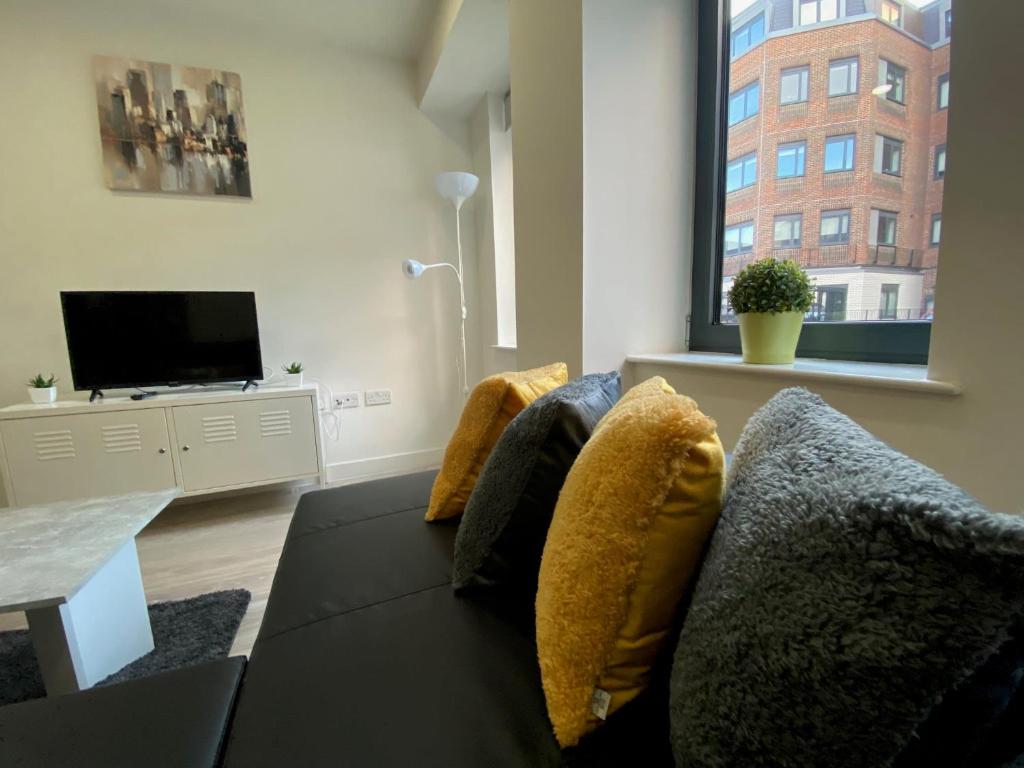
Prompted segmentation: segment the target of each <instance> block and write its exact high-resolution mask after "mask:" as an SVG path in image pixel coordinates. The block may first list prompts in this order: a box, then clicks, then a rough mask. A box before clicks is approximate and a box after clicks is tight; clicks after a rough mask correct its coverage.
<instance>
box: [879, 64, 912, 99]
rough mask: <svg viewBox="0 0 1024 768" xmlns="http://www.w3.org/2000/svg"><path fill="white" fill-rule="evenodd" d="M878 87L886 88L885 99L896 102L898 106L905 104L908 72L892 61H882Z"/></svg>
mask: <svg viewBox="0 0 1024 768" xmlns="http://www.w3.org/2000/svg"><path fill="white" fill-rule="evenodd" d="M878 85H879V86H881V87H883V88H885V98H887V99H888V100H889V101H895V102H896V103H897V104H903V103H904V92H905V91H906V87H907V70H905V69H904V68H903V67H901V66H898V65H896V64H893V63H892V62H891V61H888V60H886V59H881V60H880V61H879V62H878Z"/></svg>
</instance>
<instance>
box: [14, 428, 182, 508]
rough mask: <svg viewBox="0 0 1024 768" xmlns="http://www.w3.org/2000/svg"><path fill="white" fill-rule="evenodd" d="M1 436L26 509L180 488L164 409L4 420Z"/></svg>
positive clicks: (18, 496) (19, 498) (16, 495)
mask: <svg viewBox="0 0 1024 768" xmlns="http://www.w3.org/2000/svg"><path fill="white" fill-rule="evenodd" d="M0 433H2V435H3V443H4V446H5V447H6V453H7V465H8V471H9V473H10V476H11V486H12V488H11V489H9V490H8V496H10V497H12V498H16V499H17V503H18V504H19V505H21V506H24V505H26V504H43V503H46V502H51V501H61V500H64V499H75V498H85V497H88V496H109V495H114V494H119V493H130V492H132V491H158V490H160V489H162V488H172V487H173V486H174V484H175V483H174V465H173V463H172V461H171V452H170V437H169V435H168V432H167V419H166V415H165V413H164V410H163V409H162V408H161V409H155V410H145V411H143V410H138V411H126V412H121V413H118V412H109V413H86V414H77V415H74V416H54V417H52V418H48V419H18V420H17V421H5V422H2V423H0ZM12 491H13V493H12ZM11 503H13V501H12V502H11Z"/></svg>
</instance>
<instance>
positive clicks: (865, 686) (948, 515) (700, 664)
mask: <svg viewBox="0 0 1024 768" xmlns="http://www.w3.org/2000/svg"><path fill="white" fill-rule="evenodd" d="M1022 555H1024V518H1019V517H1013V516H1009V515H1001V514H995V513H991V512H988V511H986V510H985V509H984V508H983V507H982V506H981V505H980V504H979V503H978V502H977V501H975V500H974V499H973V498H971V497H970V496H968V495H967V494H965V493H964V492H963V491H961V490H959V489H958V488H956V487H954V486H953V485H951V484H950V483H948V482H947V481H945V480H944V479H943V478H942V477H940V476H939V475H937V474H936V473H935V472H933V471H931V470H930V469H928V468H926V467H924V466H922V465H920V464H918V463H917V462H915V461H913V460H911V459H909V458H907V457H906V456H903V455H902V454H900V453H898V452H897V451H895V450H893V449H892V448H890V447H888V446H887V445H885V444H884V443H882V442H880V441H878V440H877V439H875V438H874V437H872V436H871V435H870V434H868V433H867V432H865V431H864V430H863V429H861V428H860V427H859V426H857V425H856V424H855V423H853V422H852V421H851V420H850V419H848V418H846V417H845V416H843V415H842V414H840V413H838V412H837V411H835V410H833V409H832V408H830V407H828V406H827V405H826V404H825V403H824V402H823V401H822V400H821V399H820V398H819V397H817V396H816V395H812V394H811V393H809V392H807V391H806V390H802V389H787V390H784V391H782V392H780V393H779V394H777V395H776V396H775V397H774V398H772V399H771V401H769V402H768V404H767V405H765V406H764V407H763V408H762V409H761V410H760V411H758V412H757V413H756V414H754V416H753V417H752V418H751V419H750V421H749V422H748V424H747V426H746V428H745V429H744V431H743V434H742V436H741V438H740V441H739V443H738V445H737V447H736V451H735V453H734V456H733V464H732V467H731V470H730V476H729V486H728V491H727V494H726V500H725V505H724V509H723V511H722V516H721V518H720V520H719V524H718V528H717V530H716V532H715V535H714V538H713V540H712V544H711V548H710V551H709V553H708V556H707V559H706V561H705V564H704V568H703V571H702V573H701V577H700V581H699V583H698V585H697V590H696V593H695V595H694V600H693V603H692V605H691V607H690V610H689V613H688V614H687V616H686V620H685V622H684V625H683V630H682V633H681V635H680V638H679V645H678V647H677V649H676V653H675V658H674V664H673V670H672V680H671V689H672V691H671V708H670V709H671V712H670V714H671V721H672V741H673V750H674V752H675V757H676V762H677V764H678V765H681V766H687V768H693V767H696V766H801V767H804V766H830V767H832V768H841V767H843V766H850V767H851V768H852V767H853V766H857V768H861V767H862V766H889V765H892V763H893V761H894V759H895V758H896V757H897V756H898V755H899V753H900V751H901V749H902V748H903V747H904V746H905V745H906V744H907V743H908V741H909V740H910V739H911V738H912V737H913V736H914V734H915V730H916V728H917V727H918V725H919V724H920V723H922V722H923V721H924V720H925V718H926V717H927V716H928V713H929V711H930V710H931V709H932V707H933V706H934V705H935V704H936V703H937V702H938V701H939V700H940V699H941V698H942V695H943V693H944V692H946V691H948V690H949V689H951V688H952V687H953V686H954V685H956V684H957V683H959V682H961V681H963V680H965V679H966V678H967V677H968V676H969V675H970V674H971V673H972V672H973V671H974V670H975V669H976V668H977V667H978V666H980V665H981V664H982V663H983V662H984V660H985V659H986V658H987V657H988V656H989V655H990V654H991V653H992V652H993V651H994V650H995V649H996V648H997V647H998V646H999V645H1000V644H1001V643H1002V642H1003V641H1004V640H1005V639H1006V638H1007V636H1008V632H1009V629H1010V627H1011V625H1012V624H1013V622H1014V620H1015V619H1016V618H1019V617H1020V615H1021V614H1022V612H1024V556H1022Z"/></svg>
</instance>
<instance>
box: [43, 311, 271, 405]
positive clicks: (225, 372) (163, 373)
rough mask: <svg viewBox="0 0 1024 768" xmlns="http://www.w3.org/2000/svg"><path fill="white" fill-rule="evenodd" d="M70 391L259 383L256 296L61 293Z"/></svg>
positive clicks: (260, 366)
mask: <svg viewBox="0 0 1024 768" xmlns="http://www.w3.org/2000/svg"><path fill="white" fill-rule="evenodd" d="M60 301H61V307H62V309H63V312H64V332H65V334H66V336H67V340H68V355H69V356H70V358H71V378H72V380H73V381H74V385H75V389H79V390H88V389H91V390H101V389H115V388H118V387H151V386H158V385H170V386H173V385H178V384H203V383H214V382H225V381H250V380H256V379H262V378H263V358H262V356H261V354H260V335H259V328H258V326H257V323H256V296H255V294H253V293H252V292H235V291H64V292H62V293H61V295H60Z"/></svg>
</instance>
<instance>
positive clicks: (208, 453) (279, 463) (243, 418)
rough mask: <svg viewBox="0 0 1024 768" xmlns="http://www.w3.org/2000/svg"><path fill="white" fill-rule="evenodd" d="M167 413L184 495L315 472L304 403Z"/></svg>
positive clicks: (224, 406) (189, 407)
mask: <svg viewBox="0 0 1024 768" xmlns="http://www.w3.org/2000/svg"><path fill="white" fill-rule="evenodd" d="M171 411H172V413H173V415H174V431H175V433H176V434H177V441H178V450H179V451H180V453H179V460H180V462H181V477H182V480H183V485H184V489H185V490H186V491H202V490H213V489H216V488H220V487H222V486H239V485H247V484H250V483H256V482H261V481H266V480H287V479H289V478H293V477H303V476H307V475H311V474H316V472H317V452H316V441H315V440H314V439H313V432H314V418H315V415H314V413H313V412H312V410H311V406H310V402H309V400H308V399H305V398H302V399H299V398H292V399H290V400H287V399H280V400H250V401H248V402H227V403H213V404H210V405H182V406H178V407H177V408H172V409H171Z"/></svg>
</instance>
